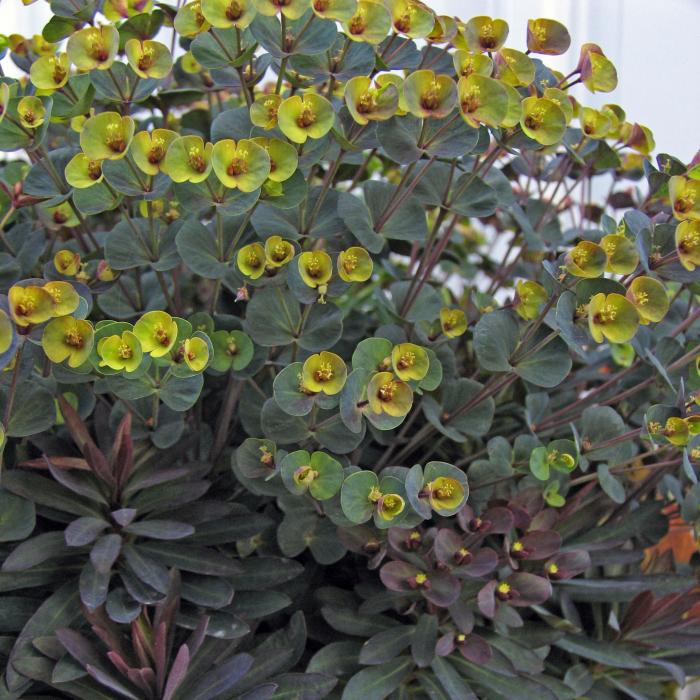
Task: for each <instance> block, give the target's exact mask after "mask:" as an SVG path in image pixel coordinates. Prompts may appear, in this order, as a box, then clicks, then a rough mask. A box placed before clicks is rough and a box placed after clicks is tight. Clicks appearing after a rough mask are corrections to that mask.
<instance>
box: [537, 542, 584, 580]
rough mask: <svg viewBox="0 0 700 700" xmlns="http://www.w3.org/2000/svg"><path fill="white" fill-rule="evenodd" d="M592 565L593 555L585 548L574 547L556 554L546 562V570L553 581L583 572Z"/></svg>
mask: <svg viewBox="0 0 700 700" xmlns="http://www.w3.org/2000/svg"><path fill="white" fill-rule="evenodd" d="M552 565H554V566H552ZM590 566H591V555H590V554H589V553H588V552H587V551H586V550H584V549H574V550H571V551H570V552H559V553H558V554H555V555H554V556H553V557H552V558H551V559H550V560H549V561H547V562H545V565H544V571H545V574H546V575H547V576H548V577H549V579H550V580H551V581H561V580H564V579H569V578H572V577H574V576H578V575H579V574H582V573H583V572H584V571H586V570H587V569H589V568H590Z"/></svg>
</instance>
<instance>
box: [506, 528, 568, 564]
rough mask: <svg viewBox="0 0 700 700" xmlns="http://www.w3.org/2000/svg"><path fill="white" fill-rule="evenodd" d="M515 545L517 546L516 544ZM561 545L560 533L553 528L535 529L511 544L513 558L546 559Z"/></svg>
mask: <svg viewBox="0 0 700 700" xmlns="http://www.w3.org/2000/svg"><path fill="white" fill-rule="evenodd" d="M516 545H517V546H516ZM560 547H561V535H560V534H559V533H558V532H555V531H554V530H536V531H534V532H528V533H527V534H526V535H523V536H522V537H519V538H518V539H517V540H515V542H514V543H513V544H512V545H511V548H510V556H511V557H513V559H516V560H517V559H528V560H530V559H532V560H535V561H537V560H539V559H547V558H549V557H551V556H552V555H553V554H554V553H555V552H558V551H559V548H560Z"/></svg>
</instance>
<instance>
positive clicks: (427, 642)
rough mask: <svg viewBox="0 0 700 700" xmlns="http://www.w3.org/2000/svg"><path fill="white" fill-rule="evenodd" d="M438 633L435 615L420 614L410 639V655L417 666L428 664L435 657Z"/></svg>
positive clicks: (421, 666)
mask: <svg viewBox="0 0 700 700" xmlns="http://www.w3.org/2000/svg"><path fill="white" fill-rule="evenodd" d="M437 633H438V618H437V615H421V616H420V617H419V618H418V624H417V625H416V632H415V634H414V635H413V639H412V640H411V656H412V657H413V660H414V661H415V662H416V665H417V666H418V667H419V668H426V667H427V666H430V664H431V662H432V660H433V658H434V657H435V644H436V641H437Z"/></svg>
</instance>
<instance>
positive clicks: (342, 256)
mask: <svg viewBox="0 0 700 700" xmlns="http://www.w3.org/2000/svg"><path fill="white" fill-rule="evenodd" d="M372 269H373V263H372V258H371V257H370V255H369V253H368V252H367V251H366V250H365V249H364V248H361V247H360V246H351V247H350V248H347V249H346V250H341V251H340V253H338V276H339V277H340V279H342V280H343V281H345V282H366V281H367V280H368V279H369V278H370V277H371V276H372Z"/></svg>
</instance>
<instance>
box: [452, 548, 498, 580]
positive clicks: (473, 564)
mask: <svg viewBox="0 0 700 700" xmlns="http://www.w3.org/2000/svg"><path fill="white" fill-rule="evenodd" d="M497 566H498V554H496V552H495V551H494V550H493V549H491V548H490V547H482V548H481V549H477V550H476V551H475V552H474V554H473V558H472V560H471V561H470V562H469V564H466V565H465V566H460V567H458V568H457V569H454V570H453V571H452V573H453V574H454V575H455V576H457V577H458V578H464V577H465V576H466V577H469V578H479V577H481V576H485V575H486V574H490V573H491V572H492V571H494V570H495V569H496V567H497Z"/></svg>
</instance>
